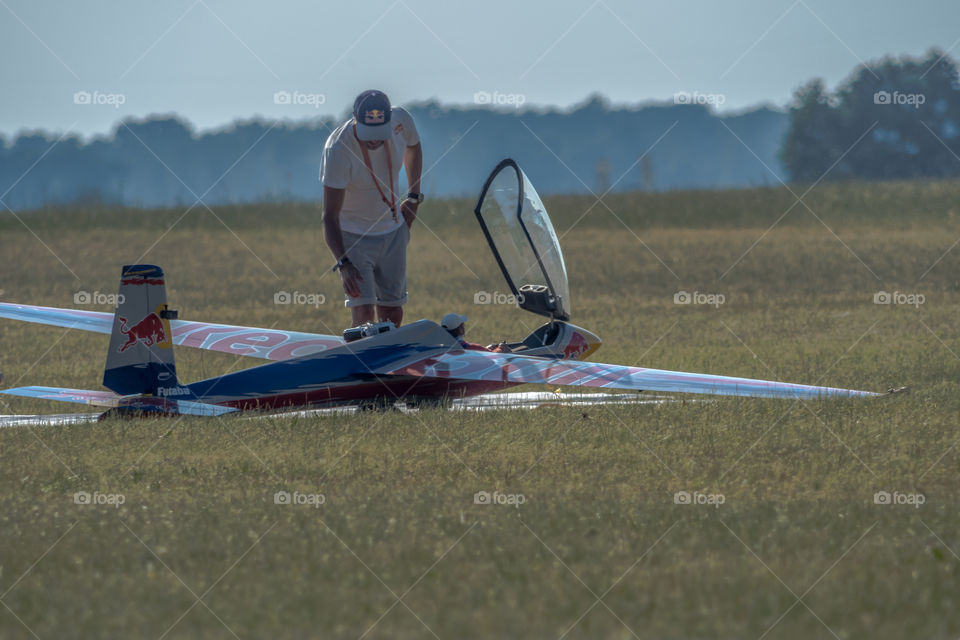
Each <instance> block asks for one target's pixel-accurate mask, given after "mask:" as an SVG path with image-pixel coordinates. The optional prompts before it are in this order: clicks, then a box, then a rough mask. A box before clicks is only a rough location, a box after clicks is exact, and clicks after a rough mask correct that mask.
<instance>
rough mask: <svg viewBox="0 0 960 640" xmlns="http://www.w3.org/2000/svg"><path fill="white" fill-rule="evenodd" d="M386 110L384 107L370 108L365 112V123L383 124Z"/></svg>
mask: <svg viewBox="0 0 960 640" xmlns="http://www.w3.org/2000/svg"><path fill="white" fill-rule="evenodd" d="M384 118H386V112H385V111H384V110H383V109H370V110H369V111H367V112H366V113H364V114H363V124H383V123H384Z"/></svg>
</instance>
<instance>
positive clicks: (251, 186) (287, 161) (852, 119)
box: [0, 51, 960, 209]
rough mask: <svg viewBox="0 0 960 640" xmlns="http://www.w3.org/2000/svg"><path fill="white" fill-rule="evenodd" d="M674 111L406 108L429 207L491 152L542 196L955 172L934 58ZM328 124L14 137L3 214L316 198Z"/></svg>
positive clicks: (183, 125)
mask: <svg viewBox="0 0 960 640" xmlns="http://www.w3.org/2000/svg"><path fill="white" fill-rule="evenodd" d="M674 102H677V103H679V104H674V103H673V102H671V103H670V104H651V105H645V106H633V107H614V106H611V105H610V104H609V103H608V102H607V101H605V100H604V99H603V98H601V97H593V98H591V99H589V100H587V101H586V102H584V103H583V104H581V105H579V106H577V107H576V108H573V109H570V110H565V111H559V110H549V111H537V110H497V109H493V108H490V107H489V106H484V107H449V106H443V105H440V104H437V103H433V102H430V103H423V104H414V105H406V106H407V107H408V108H409V109H410V111H411V113H412V114H413V116H414V118H415V120H416V122H417V125H418V127H419V129H420V132H421V137H422V139H423V143H424V153H425V158H424V166H425V169H426V174H425V177H424V191H425V192H426V193H428V194H429V195H430V196H431V197H437V196H467V195H474V194H476V193H477V191H478V190H479V188H480V186H481V185H482V182H483V179H484V178H485V177H486V175H487V172H488V171H489V170H490V168H491V167H493V166H494V165H495V164H496V163H497V162H498V161H499V160H501V159H502V158H504V157H507V156H510V157H513V158H515V159H516V160H517V161H518V162H519V163H520V164H521V166H522V167H523V168H524V170H525V171H526V172H527V173H528V174H529V175H530V176H531V179H533V181H534V182H535V184H536V185H537V188H538V189H539V190H540V191H542V192H544V193H589V192H594V193H598V194H599V193H603V192H605V191H607V190H608V189H610V190H613V191H627V190H636V189H646V190H668V189H681V188H685V189H690V188H730V187H746V186H760V185H768V184H774V185H775V184H779V182H780V180H788V179H790V180H794V181H798V182H807V183H812V182H815V181H818V180H847V179H867V180H871V179H894V178H916V177H953V176H958V175H960V84H958V72H957V66H956V64H955V63H954V62H953V61H952V60H951V59H949V58H948V57H946V56H945V55H944V54H942V53H941V52H939V51H931V52H930V53H929V54H927V55H926V56H925V57H923V58H922V59H912V58H900V59H893V58H889V59H885V60H882V61H880V62H878V63H874V64H870V65H865V66H862V67H860V68H858V69H857V70H856V71H855V72H854V73H853V75H852V76H851V78H850V79H849V80H848V81H846V82H845V83H843V84H842V85H841V86H840V87H838V88H837V89H836V90H835V91H833V92H829V91H828V90H827V89H826V88H825V86H824V84H823V82H822V81H820V80H815V81H813V82H810V83H808V84H807V85H805V86H803V87H801V88H800V89H799V90H798V91H797V93H796V95H795V98H794V101H793V104H792V105H791V106H790V108H789V111H787V112H782V111H778V110H775V109H769V108H760V109H755V110H752V111H748V112H746V113H742V114H737V115H718V114H716V113H715V112H713V111H712V110H711V109H710V107H709V106H708V104H700V103H698V101H697V100H691V98H690V96H689V95H687V94H684V95H682V96H680V97H679V98H678V99H676V100H674ZM338 124H339V121H338V120H336V119H330V118H327V119H315V120H310V121H302V122H280V123H271V122H265V121H248V122H240V123H236V124H234V125H232V126H230V127H228V128H224V129H221V130H216V131H205V132H197V131H195V130H194V129H193V127H192V126H191V125H190V124H189V123H188V122H186V121H185V120H183V119H180V118H178V117H175V116H151V117H148V118H145V119H139V120H127V121H124V122H121V123H120V124H118V125H117V126H116V127H115V129H114V130H113V131H112V132H111V133H110V134H109V135H106V136H102V137H98V138H94V139H92V140H83V139H81V138H79V137H77V136H75V135H66V136H63V137H60V136H57V135H54V134H51V133H43V132H32V133H24V134H20V135H18V136H16V137H15V138H14V139H13V140H9V141H3V144H0V194H4V195H3V198H2V199H3V201H4V202H5V203H6V204H7V205H8V206H10V207H12V208H14V209H28V208H37V207H42V206H45V205H48V204H54V203H66V202H78V201H79V202H88V203H98V202H103V203H109V204H124V205H128V206H145V207H161V206H176V205H184V206H189V205H191V204H193V203H194V202H196V201H197V200H198V199H202V200H203V202H205V203H207V204H210V205H213V204H222V203H246V202H260V201H316V200H319V198H320V194H321V188H320V185H319V182H318V173H319V166H320V158H321V155H322V151H323V145H324V142H325V140H326V138H327V136H328V135H329V133H330V131H332V130H333V129H334V128H336V126H337V125H338Z"/></svg>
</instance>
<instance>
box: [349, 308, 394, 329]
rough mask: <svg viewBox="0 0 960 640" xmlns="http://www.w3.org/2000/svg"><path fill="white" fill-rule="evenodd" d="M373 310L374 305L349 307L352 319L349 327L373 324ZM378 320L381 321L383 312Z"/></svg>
mask: <svg viewBox="0 0 960 640" xmlns="http://www.w3.org/2000/svg"><path fill="white" fill-rule="evenodd" d="M373 309H374V305H372V304H362V305H360V306H357V307H350V314H351V316H352V318H353V320H352V322H353V324H352V325H350V326H351V327H359V326H360V325H361V324H366V323H368V322H373ZM380 319H381V320H383V312H381V313H380ZM394 324H396V323H394Z"/></svg>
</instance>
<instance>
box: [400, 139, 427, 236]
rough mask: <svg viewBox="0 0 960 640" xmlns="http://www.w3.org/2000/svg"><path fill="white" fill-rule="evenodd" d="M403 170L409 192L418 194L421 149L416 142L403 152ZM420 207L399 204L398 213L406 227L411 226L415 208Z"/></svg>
mask: <svg viewBox="0 0 960 640" xmlns="http://www.w3.org/2000/svg"><path fill="white" fill-rule="evenodd" d="M403 168H404V169H405V170H406V172H407V183H408V185H409V187H410V191H411V192H413V193H420V175H421V173H422V172H423V147H422V146H420V143H419V142H418V143H417V144H415V145H411V146H408V147H407V148H406V150H404V152H403ZM419 206H420V205H419V204H417V203H415V202H411V201H409V200H404V201H403V202H402V203H401V204H400V211H401V213H403V218H404V220H406V221H407V226H413V221H414V219H416V217H417V207H419Z"/></svg>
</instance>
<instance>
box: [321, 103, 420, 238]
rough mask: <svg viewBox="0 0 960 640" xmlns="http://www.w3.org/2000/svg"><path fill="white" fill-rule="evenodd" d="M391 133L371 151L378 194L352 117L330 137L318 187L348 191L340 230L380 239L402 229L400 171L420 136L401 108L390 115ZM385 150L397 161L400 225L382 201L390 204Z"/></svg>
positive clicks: (325, 147)
mask: <svg viewBox="0 0 960 640" xmlns="http://www.w3.org/2000/svg"><path fill="white" fill-rule="evenodd" d="M387 126H388V127H390V128H391V129H392V130H393V131H392V134H391V136H390V138H388V139H387V140H385V141H384V143H383V145H381V146H380V147H379V148H378V149H372V150H371V149H368V150H367V153H368V154H369V155H370V166H371V167H373V171H374V173H375V174H376V176H377V180H378V181H379V183H380V191H378V190H377V184H376V183H375V182H374V181H373V176H371V175H370V170H369V169H367V165H366V164H364V162H363V151H362V150H361V149H360V142H359V141H358V140H357V138H356V136H355V135H354V133H353V118H350V119H349V120H347V121H346V122H345V123H343V124H342V125H341V126H340V127H338V128H337V130H336V131H334V132H333V133H331V134H330V137H329V138H327V143H326V144H325V145H324V147H323V161H322V163H321V164H320V182H321V183H323V185H324V186H325V187H333V188H335V189H345V190H346V193H345V194H344V196H343V208H342V209H341V210H340V228H341V229H343V230H344V231H347V232H349V233H356V234H361V235H367V236H377V235H383V234H386V233H390V232H391V231H394V230H396V229H397V228H399V227H400V225H401V224H404V221H403V216H402V215H400V203H401V202H403V199H404V198H405V197H406V192H405V191H401V190H400V168H401V167H402V166H403V154H404V151H406V148H407V147H412V146H414V145H416V144H418V143H419V142H420V134H419V133H417V126H416V125H415V124H414V123H413V117H411V116H410V114H409V113H408V112H407V110H406V109H403V108H402V107H393V108H392V109H391V111H390V123H389V124H388V125H387ZM387 149H389V152H390V154H391V160H392V162H393V190H394V195H395V196H396V207H397V220H396V221H394V219H393V212H392V211H390V207H389V206H388V205H387V203H385V202H384V201H383V198H381V197H380V193H381V192H383V195H384V196H386V197H387V199H388V200H389V199H390V173H389V171H388V169H387Z"/></svg>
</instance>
